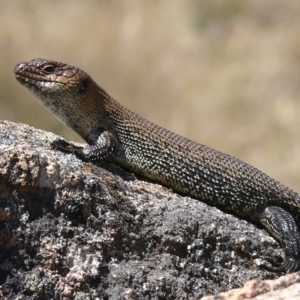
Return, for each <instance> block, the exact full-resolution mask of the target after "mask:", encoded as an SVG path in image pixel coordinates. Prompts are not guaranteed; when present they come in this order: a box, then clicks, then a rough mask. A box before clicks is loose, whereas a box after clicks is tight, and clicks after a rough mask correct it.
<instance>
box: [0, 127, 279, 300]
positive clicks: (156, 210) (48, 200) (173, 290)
mask: <svg viewBox="0 0 300 300" xmlns="http://www.w3.org/2000/svg"><path fill="white" fill-rule="evenodd" d="M56 138H57V136H55V135H54V134H52V133H48V132H44V131H41V130H37V129H34V128H31V127H29V126H27V125H23V124H15V123H11V122H8V121H0V298H1V296H2V297H3V299H199V298H201V297H202V296H205V295H213V294H216V293H220V292H224V291H228V290H230V289H232V288H238V287H241V286H243V284H244V283H245V282H246V281H248V280H251V279H257V280H264V279H274V278H277V277H278V276H279V275H278V274H274V273H268V272H267V271H264V270H261V269H260V268H259V267H258V265H259V264H260V263H261V260H260V259H259V258H260V257H261V256H262V255H265V254H267V253H270V252H274V251H275V253H278V254H282V252H281V250H280V248H279V246H278V244H277V243H276V242H275V241H274V240H273V239H272V238H271V237H270V236H269V235H268V233H267V232H266V231H265V230H263V229H258V228H257V227H256V226H255V225H254V224H252V223H250V222H247V221H245V220H241V219H239V218H237V217H235V216H233V215H231V214H227V213H224V212H222V211H220V210H218V209H217V208H214V207H210V206H208V205H206V204H204V203H202V202H200V201H198V200H195V199H191V198H189V197H184V196H183V195H178V194H175V193H173V192H172V191H171V190H169V189H167V188H165V187H163V186H161V185H158V184H155V183H151V182H149V181H148V180H145V179H143V178H138V179H137V178H136V177H135V175H134V174H130V173H128V172H127V171H126V170H123V169H121V168H120V167H118V166H116V165H114V164H106V165H104V166H100V165H96V164H92V163H84V162H82V161H80V160H79V159H77V158H76V157H75V156H74V155H71V154H64V153H60V152H58V151H54V150H52V149H51V147H50V143H51V142H52V141H54V140H55V139H56ZM18 297H19V298H18Z"/></svg>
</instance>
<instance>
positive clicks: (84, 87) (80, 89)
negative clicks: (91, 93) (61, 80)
mask: <svg viewBox="0 0 300 300" xmlns="http://www.w3.org/2000/svg"><path fill="white" fill-rule="evenodd" d="M88 85H89V81H88V80H83V81H81V82H80V83H79V85H78V93H79V94H80V95H83V94H84V93H85V92H86V91H87V88H88Z"/></svg>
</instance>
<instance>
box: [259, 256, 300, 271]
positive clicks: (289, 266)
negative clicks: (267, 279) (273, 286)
mask: <svg viewBox="0 0 300 300" xmlns="http://www.w3.org/2000/svg"><path fill="white" fill-rule="evenodd" d="M265 260H266V261H268V262H269V263H270V264H271V266H269V265H266V264H262V265H260V268H262V269H264V270H267V271H270V272H285V273H293V272H296V271H299V270H300V261H299V260H298V259H296V258H294V257H288V258H286V259H285V260H284V261H282V262H279V261H278V259H277V258H273V257H265Z"/></svg>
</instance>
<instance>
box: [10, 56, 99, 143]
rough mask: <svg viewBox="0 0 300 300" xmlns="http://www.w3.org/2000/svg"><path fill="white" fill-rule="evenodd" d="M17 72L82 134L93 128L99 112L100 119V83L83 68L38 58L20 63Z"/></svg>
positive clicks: (19, 79) (39, 97)
mask: <svg viewBox="0 0 300 300" xmlns="http://www.w3.org/2000/svg"><path fill="white" fill-rule="evenodd" d="M15 75H16V79H17V80H18V81H19V82H20V83H21V84H22V85H23V86H25V87H26V88H28V89H29V90H30V91H31V92H32V93H33V94H34V95H35V96H36V97H37V98H38V99H39V100H40V101H41V102H42V103H43V104H44V105H45V106H46V107H47V108H48V109H49V110H50V111H51V112H52V113H53V114H54V115H55V116H56V117H57V118H58V119H60V120H61V121H62V122H63V123H65V124H66V125H67V126H69V127H71V128H72V129H73V130H75V131H77V133H79V134H80V135H81V136H82V137H83V138H84V137H85V136H87V134H88V133H89V132H90V131H91V130H92V128H93V124H92V122H93V117H94V116H95V117H96V116H98V122H99V115H100V114H99V112H98V113H97V114H96V112H95V110H97V109H101V106H102V105H101V101H99V99H96V98H99V96H97V95H99V91H97V88H98V86H97V84H96V83H95V82H94V81H93V80H92V78H91V77H90V76H89V75H88V74H87V73H86V72H84V71H83V70H81V69H79V68H76V67H73V66H70V65H67V64H65V63H60V62H55V61H51V60H46V59H42V58H36V59H33V60H31V61H29V62H23V63H19V64H18V65H17V66H16V67H15ZM94 102H96V103H94ZM97 107H98V108H97ZM95 121H96V120H95ZM83 122H85V124H83ZM83 125H84V126H83Z"/></svg>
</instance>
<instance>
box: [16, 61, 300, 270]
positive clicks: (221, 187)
mask: <svg viewBox="0 0 300 300" xmlns="http://www.w3.org/2000/svg"><path fill="white" fill-rule="evenodd" d="M15 74H16V78H17V80H18V81H19V82H20V83H21V84H22V85H24V86H25V87H27V88H28V89H29V90H30V91H31V92H32V93H33V94H34V95H35V96H36V97H37V98H38V99H39V100H40V101H41V102H42V103H43V104H44V105H45V106H46V107H47V108H48V109H49V110H50V111H51V112H52V113H53V114H54V115H55V116H56V117H58V118H59V119H60V120H61V121H62V122H64V123H65V124H66V125H67V126H69V127H70V128H72V129H73V130H74V131H76V132H77V133H78V134H79V135H80V136H81V137H82V138H83V139H85V140H86V142H87V143H88V144H89V146H87V147H85V148H82V147H76V146H74V145H72V144H70V143H68V142H66V141H63V140H58V141H56V142H55V143H54V145H53V146H54V147H55V148H56V149H58V150H61V151H64V152H67V153H74V154H75V155H77V156H78V157H80V158H81V159H83V160H85V161H100V162H101V161H105V160H113V161H114V162H116V163H118V164H119V165H121V166H123V167H126V168H127V169H129V170H131V171H133V172H135V173H138V174H141V175H143V176H145V177H148V178H150V179H153V180H154V181H156V182H158V183H161V184H163V185H165V186H168V187H170V188H172V189H173V190H174V191H177V192H181V193H184V194H187V195H190V196H192V197H194V198H197V199H199V200H201V201H204V202H206V203H208V204H210V205H216V206H218V207H221V208H223V209H225V210H228V211H231V212H234V213H235V214H237V215H239V216H241V217H244V218H246V219H249V220H252V221H254V222H257V223H260V224H262V225H263V226H264V227H265V228H266V229H267V230H268V231H269V233H270V234H271V235H272V236H273V237H274V238H275V239H276V240H277V241H279V243H280V244H281V246H282V248H283V249H284V251H285V254H286V257H285V260H284V261H283V262H282V263H279V262H277V261H275V260H274V259H271V258H269V261H270V262H272V266H271V267H270V266H269V267H268V269H269V270H272V271H283V272H293V271H296V270H299V269H300V236H299V230H298V227H297V225H296V223H295V221H294V218H293V216H294V217H297V216H299V215H300V197H299V195H298V194H297V193H295V192H294V191H292V190H291V189H289V188H287V187H285V186H284V185H282V184H280V183H279V182H277V181H275V180H274V179H272V178H270V177H269V176H267V175H266V174H264V173H262V172H261V171H259V170H257V169H256V168H254V167H252V166H249V165H248V164H246V163H244V162H242V161H240V160H238V159H236V158H234V157H231V156H229V155H227V154H224V153H221V152H219V151H216V150H213V149H211V148H209V147H206V146H204V145H201V144H198V143H196V142H193V141H191V140H188V139H186V138H184V137H181V136H179V135H177V134H174V133H172V132H170V131H168V130H166V129H164V128H162V127H159V126H157V125H155V124H153V123H151V122H149V121H147V120H145V119H143V118H142V117H140V116H138V115H137V114H135V113H133V112H131V111H129V110H128V109H127V108H125V107H123V106H122V105H121V104H120V103H118V102H117V101H116V100H114V99H113V98H111V97H110V96H109V95H108V94H107V93H106V92H105V91H104V90H103V89H102V88H101V87H100V86H98V85H97V84H96V83H95V82H94V81H93V80H92V78H91V77H90V76H89V75H88V74H87V73H85V72H84V71H82V70H80V69H78V68H76V67H72V66H69V65H67V64H64V63H59V62H55V61H50V60H45V59H40V58H39V59H34V60H31V61H29V62H26V63H20V64H18V65H17V66H16V68H15ZM291 214H293V216H292V215H291Z"/></svg>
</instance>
